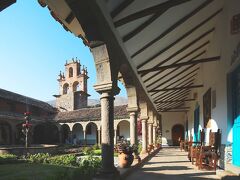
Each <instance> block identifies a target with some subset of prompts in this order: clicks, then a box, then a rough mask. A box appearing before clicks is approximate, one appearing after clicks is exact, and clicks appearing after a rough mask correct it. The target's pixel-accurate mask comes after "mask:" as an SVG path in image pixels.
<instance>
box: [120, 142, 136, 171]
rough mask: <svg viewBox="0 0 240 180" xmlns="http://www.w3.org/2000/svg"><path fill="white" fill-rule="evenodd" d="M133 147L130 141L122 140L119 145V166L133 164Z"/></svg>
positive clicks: (125, 166)
mask: <svg viewBox="0 0 240 180" xmlns="http://www.w3.org/2000/svg"><path fill="white" fill-rule="evenodd" d="M133 151H134V149H133V147H132V146H131V145H130V144H129V143H128V142H122V143H120V144H119V145H118V153H119V154H118V166H119V167H120V168H128V167H130V166H131V164H132V162H133V159H134V156H133Z"/></svg>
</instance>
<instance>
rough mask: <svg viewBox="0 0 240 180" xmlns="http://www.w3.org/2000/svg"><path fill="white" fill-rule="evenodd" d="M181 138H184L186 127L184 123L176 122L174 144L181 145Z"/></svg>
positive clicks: (173, 130)
mask: <svg viewBox="0 0 240 180" xmlns="http://www.w3.org/2000/svg"><path fill="white" fill-rule="evenodd" d="M179 139H182V140H183V139H184V127H183V125H182V124H176V125H174V126H173V127H172V145H173V146H179V142H180V141H179Z"/></svg>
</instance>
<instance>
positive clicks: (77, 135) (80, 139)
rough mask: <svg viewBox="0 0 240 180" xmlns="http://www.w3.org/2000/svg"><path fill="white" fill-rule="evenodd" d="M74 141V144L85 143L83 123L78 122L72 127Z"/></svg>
mask: <svg viewBox="0 0 240 180" xmlns="http://www.w3.org/2000/svg"><path fill="white" fill-rule="evenodd" d="M72 143H73V144H78V145H80V144H84V143H85V142H84V136H83V127H82V125H81V124H79V123H76V124H74V126H73V129H72Z"/></svg>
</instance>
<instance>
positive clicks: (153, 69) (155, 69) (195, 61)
mask: <svg viewBox="0 0 240 180" xmlns="http://www.w3.org/2000/svg"><path fill="white" fill-rule="evenodd" d="M220 59H221V56H214V57H209V58H203V59H197V60H194V61H187V62H182V63H177V64H170V65H167V66H160V67H154V68H151V69H146V70H141V71H138V73H146V72H147V73H149V72H153V71H161V70H165V69H170V68H176V67H182V66H188V65H193V64H200V63H206V62H213V61H218V60H220Z"/></svg>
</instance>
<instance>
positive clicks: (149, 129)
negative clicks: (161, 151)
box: [148, 123, 153, 144]
mask: <svg viewBox="0 0 240 180" xmlns="http://www.w3.org/2000/svg"><path fill="white" fill-rule="evenodd" d="M152 129H153V125H152V123H148V143H149V144H152V143H153V140H152V138H153V131H152Z"/></svg>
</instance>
